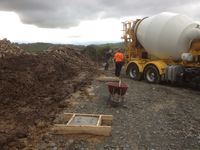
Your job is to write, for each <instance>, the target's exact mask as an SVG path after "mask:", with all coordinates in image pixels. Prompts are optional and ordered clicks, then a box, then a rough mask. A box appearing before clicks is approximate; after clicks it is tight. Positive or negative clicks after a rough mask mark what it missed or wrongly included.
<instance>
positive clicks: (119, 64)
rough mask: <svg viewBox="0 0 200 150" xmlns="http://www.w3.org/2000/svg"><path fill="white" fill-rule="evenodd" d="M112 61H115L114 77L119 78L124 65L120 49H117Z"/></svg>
mask: <svg viewBox="0 0 200 150" xmlns="http://www.w3.org/2000/svg"><path fill="white" fill-rule="evenodd" d="M114 61H115V76H116V77H119V76H120V72H121V69H122V66H123V64H124V54H123V53H122V52H121V50H120V49H118V50H117V52H116V53H115V55H114Z"/></svg>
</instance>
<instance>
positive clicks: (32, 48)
mask: <svg viewBox="0 0 200 150" xmlns="http://www.w3.org/2000/svg"><path fill="white" fill-rule="evenodd" d="M16 45H17V46H19V47H20V48H22V49H24V50H25V51H27V52H31V53H39V52H42V51H44V50H47V49H48V48H49V47H52V46H68V47H70V48H73V49H76V50H80V51H81V50H83V49H84V48H85V46H83V45H72V44H52V43H22V44H19V43H16Z"/></svg>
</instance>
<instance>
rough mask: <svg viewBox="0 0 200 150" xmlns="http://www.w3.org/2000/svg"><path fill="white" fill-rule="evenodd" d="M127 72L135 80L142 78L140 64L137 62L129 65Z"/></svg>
mask: <svg viewBox="0 0 200 150" xmlns="http://www.w3.org/2000/svg"><path fill="white" fill-rule="evenodd" d="M127 74H128V75H129V77H130V78H131V79H133V80H140V79H141V73H140V72H139V69H138V66H137V65H136V64H131V65H129V67H128V70H127Z"/></svg>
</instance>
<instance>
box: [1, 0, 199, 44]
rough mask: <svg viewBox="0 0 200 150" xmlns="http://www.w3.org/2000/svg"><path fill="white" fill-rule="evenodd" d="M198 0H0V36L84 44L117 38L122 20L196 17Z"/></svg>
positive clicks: (18, 39) (12, 39) (112, 40)
mask: <svg viewBox="0 0 200 150" xmlns="http://www.w3.org/2000/svg"><path fill="white" fill-rule="evenodd" d="M199 9H200V1H199V0H0V20H1V23H0V38H8V39H9V40H11V41H17V42H39V41H40V42H54V43H76V44H85V43H86V44H88V43H96V42H100V43H103V42H118V41H120V37H121V34H122V33H121V32H120V30H121V29H122V24H121V21H124V20H125V19H127V18H128V19H129V18H131V19H136V18H138V17H139V18H141V17H145V16H151V15H154V14H157V13H160V12H166V11H167V12H175V13H181V14H185V15H187V16H189V17H192V18H193V19H194V20H200V11H198V10H199Z"/></svg>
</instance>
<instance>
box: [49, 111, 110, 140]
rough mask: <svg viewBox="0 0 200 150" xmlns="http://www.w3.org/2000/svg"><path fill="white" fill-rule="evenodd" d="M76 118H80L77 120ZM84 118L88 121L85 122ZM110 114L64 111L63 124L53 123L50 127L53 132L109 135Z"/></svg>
mask: <svg viewBox="0 0 200 150" xmlns="http://www.w3.org/2000/svg"><path fill="white" fill-rule="evenodd" d="M77 118H79V119H80V118H82V120H83V121H82V124H81V122H78V121H76V120H78V119H77ZM84 118H85V119H86V120H87V119H88V118H89V119H90V121H89V122H88V123H87V122H86V123H85V121H84ZM112 120H113V116H112V115H98V114H79V113H64V122H66V123H65V124H55V125H54V127H53V128H52V132H53V134H93V135H102V136H110V135H111V130H112V127H111V125H112Z"/></svg>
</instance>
